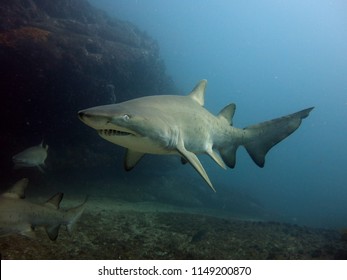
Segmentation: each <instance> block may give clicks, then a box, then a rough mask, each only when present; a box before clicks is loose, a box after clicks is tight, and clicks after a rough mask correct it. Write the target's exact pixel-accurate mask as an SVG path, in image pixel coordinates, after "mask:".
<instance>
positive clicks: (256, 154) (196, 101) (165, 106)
mask: <svg viewBox="0 0 347 280" xmlns="http://www.w3.org/2000/svg"><path fill="white" fill-rule="evenodd" d="M206 84H207V81H206V80H202V81H200V82H199V83H198V84H197V86H196V87H195V88H194V89H193V91H192V92H191V93H190V94H189V95H188V96H174V95H160V96H147V97H142V98H136V99H132V100H129V101H126V102H122V103H119V104H112V105H105V106H98V107H93V108H90V109H86V110H82V111H79V112H78V115H79V118H80V119H81V120H82V121H83V122H84V123H85V124H86V125H88V126H90V127H92V128H94V129H95V130H97V132H98V133H99V135H100V136H101V137H102V138H104V139H105V140H107V141H110V142H112V143H114V144H117V145H120V146H123V147H125V148H127V152H126V156H125V163H124V166H125V169H126V170H130V169H132V168H133V167H134V166H135V165H136V163H137V162H138V161H139V160H140V159H141V158H142V157H143V155H144V154H146V153H150V154H178V155H180V156H181V157H182V158H183V159H184V161H187V162H189V163H190V164H191V165H192V166H193V167H194V168H195V169H196V171H197V172H198V173H199V174H200V175H201V176H202V177H203V178H204V180H205V181H206V182H207V184H208V185H209V186H210V187H211V188H212V189H213V190H215V189H214V187H213V185H212V183H211V181H210V179H209V178H208V176H207V174H206V171H205V169H204V168H203V166H202V164H201V163H200V161H199V159H198V158H197V156H196V155H197V154H202V153H205V154H208V155H209V156H210V157H211V158H212V159H213V160H214V161H215V162H216V163H217V164H218V165H220V166H221V167H223V168H226V166H228V167H230V168H234V166H235V163H236V150H237V148H238V147H239V146H240V145H243V146H244V147H245V148H246V150H247V152H248V153H249V155H250V156H251V158H252V159H253V161H254V162H255V163H256V164H257V165H258V166H260V167H263V166H264V164H265V155H266V153H267V152H268V151H269V150H270V149H271V148H272V147H273V146H274V145H276V144H277V143H279V142H280V141H281V140H283V139H284V138H286V137H287V136H289V135H290V134H291V133H293V132H294V131H295V130H296V129H297V128H298V127H299V126H300V124H301V120H302V119H303V118H306V117H307V116H308V115H309V113H310V111H311V110H312V109H313V107H312V108H308V109H305V110H302V111H299V112H297V113H294V114H291V115H287V116H284V117H281V118H277V119H273V120H270V121H267V122H263V123H259V124H256V125H252V126H248V127H246V128H243V129H239V128H236V127H234V126H233V125H232V124H233V123H232V118H233V116H234V113H235V108H236V106H235V104H229V105H227V106H226V107H225V108H224V109H222V110H221V111H220V113H219V114H218V116H214V115H212V114H211V113H210V112H209V111H207V110H206V109H205V108H204V107H203V106H204V95H205V88H206ZM217 151H218V152H219V153H217Z"/></svg>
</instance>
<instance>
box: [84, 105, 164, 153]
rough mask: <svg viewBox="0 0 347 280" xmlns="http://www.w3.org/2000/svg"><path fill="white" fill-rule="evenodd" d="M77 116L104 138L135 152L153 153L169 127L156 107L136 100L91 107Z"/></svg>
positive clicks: (162, 141)
mask: <svg viewBox="0 0 347 280" xmlns="http://www.w3.org/2000/svg"><path fill="white" fill-rule="evenodd" d="M78 116H79V118H80V120H81V121H82V122H84V123H85V124H86V125H88V126H90V127H92V128H94V129H95V130H96V131H97V132H98V134H99V135H100V136H101V137H102V138H104V139H105V140H107V141H110V142H112V143H114V144H117V145H120V146H123V147H126V148H129V149H132V150H135V151H139V152H156V151H157V149H162V148H163V147H165V146H167V145H168V144H169V143H167V141H170V140H169V134H170V129H168V127H167V126H165V125H163V124H164V122H165V120H163V119H162V118H160V117H159V114H156V109H155V108H147V107H146V106H141V105H140V104H137V103H135V102H131V104H128V102H123V103H119V104H111V105H104V106H98V107H93V108H89V109H86V110H81V111H79V112H78ZM159 124H162V125H159ZM157 152H158V151H157Z"/></svg>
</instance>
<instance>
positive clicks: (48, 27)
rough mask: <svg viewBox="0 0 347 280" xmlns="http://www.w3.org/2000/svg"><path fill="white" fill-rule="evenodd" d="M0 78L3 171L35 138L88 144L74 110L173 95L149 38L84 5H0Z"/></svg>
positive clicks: (60, 0) (35, 0) (7, 0)
mask: <svg viewBox="0 0 347 280" xmlns="http://www.w3.org/2000/svg"><path fill="white" fill-rule="evenodd" d="M0 74H1V81H0V92H1V99H2V102H1V104H0V109H1V110H0V117H1V139H0V141H1V145H2V147H6V148H5V149H4V148H2V149H1V165H0V167H1V168H2V169H3V170H4V169H5V170H6V169H7V168H8V163H9V162H10V159H11V155H12V154H14V153H15V152H18V151H20V150H21V149H22V148H25V147H27V146H30V145H33V144H36V143H39V142H40V141H41V139H44V140H45V141H46V142H47V143H49V144H50V146H51V147H54V148H55V149H56V151H59V149H61V150H64V151H66V150H69V149H70V148H71V147H76V146H78V147H80V149H82V150H83V148H81V145H82V146H83V145H87V146H90V145H89V144H90V141H92V139H95V138H93V137H92V136H89V135H92V134H91V133H90V131H88V133H86V134H85V135H84V134H83V133H84V132H86V131H87V130H86V129H87V128H85V127H84V126H83V125H82V124H81V123H79V120H78V119H77V117H76V112H77V111H78V110H79V109H83V108H86V107H90V106H96V105H101V104H106V103H112V102H115V101H117V102H120V101H124V100H127V99H131V98H134V97H138V96H143V95H151V94H161V93H167V92H173V91H174V86H173V82H172V81H171V79H170V78H169V77H168V76H167V75H166V73H165V66H164V63H163V61H162V59H161V58H160V55H159V47H158V44H157V43H156V41H154V40H153V39H152V38H150V37H149V36H148V35H147V34H146V33H145V32H143V31H141V30H140V29H139V28H137V27H136V26H134V25H133V24H131V23H129V22H124V21H119V20H117V19H113V18H110V17H108V16H107V15H106V14H105V13H103V12H101V11H99V10H97V9H95V8H93V7H92V6H91V5H89V3H88V2H86V1H85V0H56V1H50V0H3V1H1V3H0ZM88 137H92V138H91V139H88ZM81 138H83V141H81ZM81 142H83V143H84V144H80V143H81ZM54 148H53V149H52V151H53V150H54ZM76 157H78V156H76V155H74V157H73V158H76ZM73 162H75V165H76V160H73V159H72V162H71V164H73ZM79 162H80V161H79ZM10 164H11V163H9V165H10Z"/></svg>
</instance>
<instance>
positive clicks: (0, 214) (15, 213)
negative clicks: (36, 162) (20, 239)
mask: <svg viewBox="0 0 347 280" xmlns="http://www.w3.org/2000/svg"><path fill="white" fill-rule="evenodd" d="M27 185H28V179H27V178H24V179H22V180H20V181H18V182H17V183H16V184H14V185H13V187H12V188H11V189H10V190H8V191H7V192H5V193H3V194H2V195H1V196H0V236H6V235H10V234H21V235H25V236H28V237H31V238H33V237H35V232H34V228H35V227H37V226H44V227H45V229H46V232H47V234H48V237H49V238H50V239H51V240H56V239H57V237H58V233H59V228H60V226H61V225H66V228H67V230H68V232H69V233H71V231H72V228H73V226H74V224H75V223H76V222H77V220H78V219H79V217H80V216H81V215H82V213H83V211H84V208H85V202H86V201H85V202H84V203H82V204H81V205H79V206H77V207H74V208H71V209H69V210H67V211H63V210H60V209H59V204H60V202H61V200H62V198H63V194H62V193H57V194H56V195H54V196H53V197H52V198H51V199H49V200H48V201H47V202H46V203H45V204H43V205H40V204H35V203H31V202H29V201H27V200H26V199H24V190H25V188H26V187H27Z"/></svg>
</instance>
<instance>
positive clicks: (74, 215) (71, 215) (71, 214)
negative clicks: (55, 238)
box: [66, 196, 88, 234]
mask: <svg viewBox="0 0 347 280" xmlns="http://www.w3.org/2000/svg"><path fill="white" fill-rule="evenodd" d="M87 200H88V196H87V197H86V199H85V200H84V202H83V203H82V204H81V205H79V206H77V207H74V208H71V209H69V210H68V211H67V212H66V229H67V231H68V233H69V234H71V233H72V230H73V228H74V226H75V224H76V222H77V221H78V219H79V218H80V217H81V215H82V213H83V211H84V209H85V208H86V202H87Z"/></svg>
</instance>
